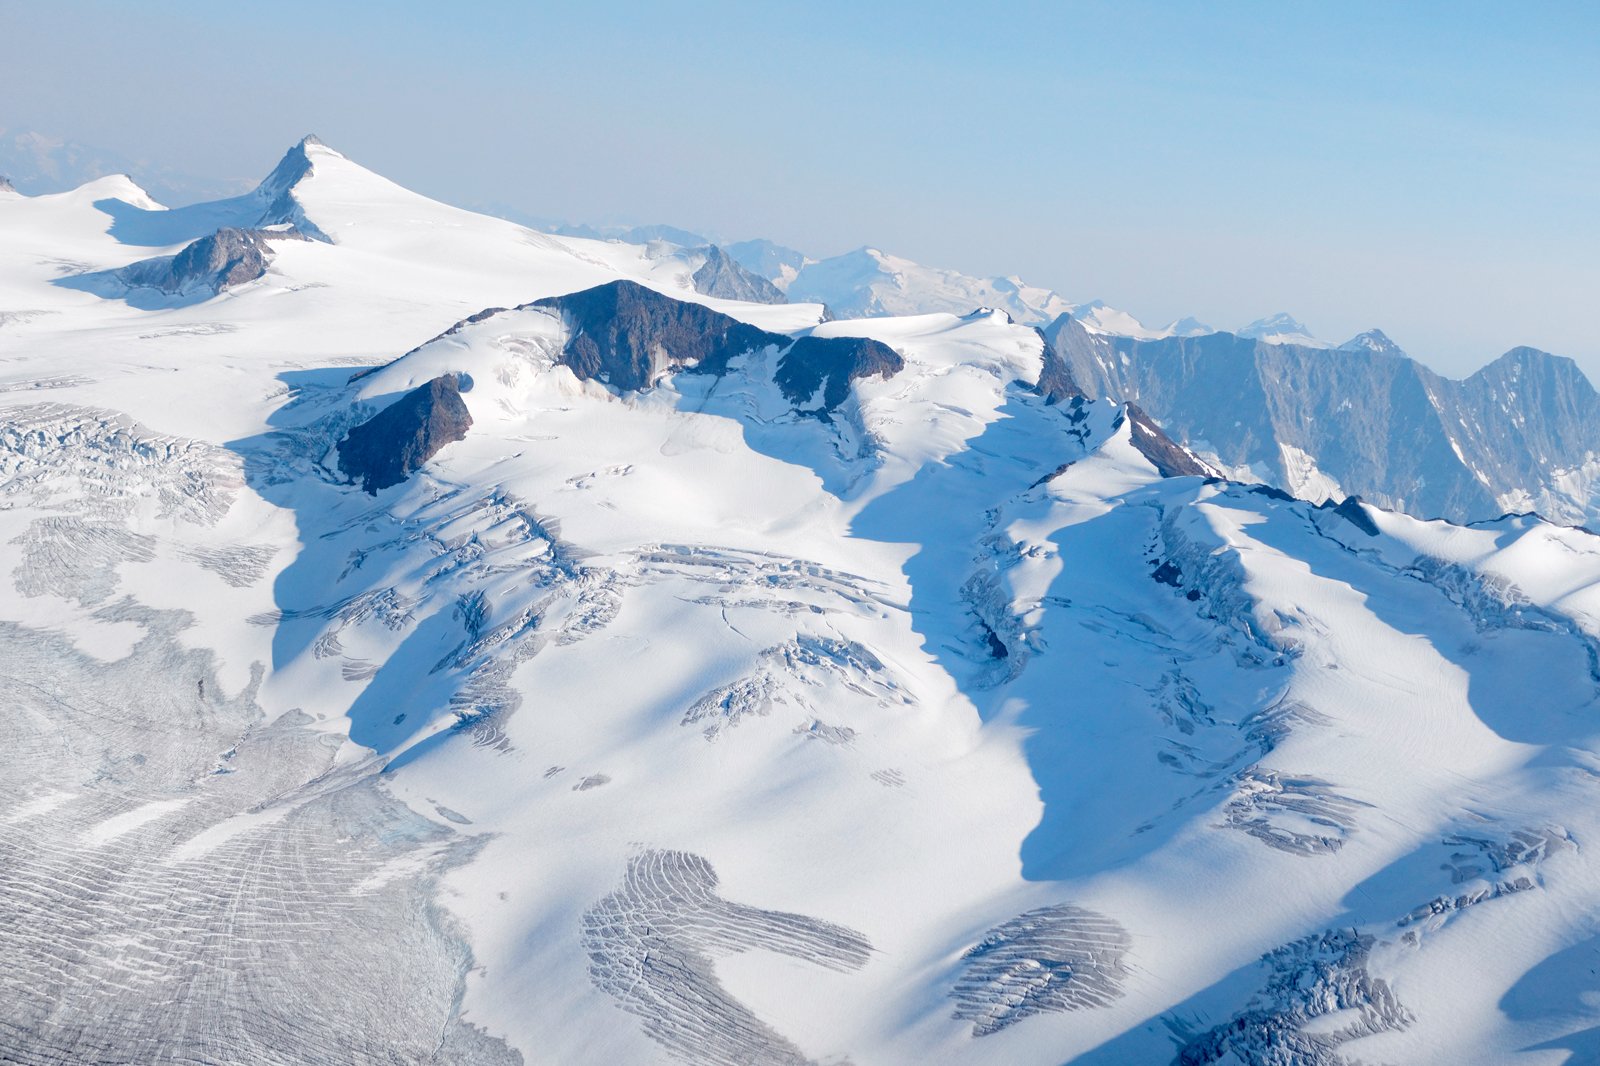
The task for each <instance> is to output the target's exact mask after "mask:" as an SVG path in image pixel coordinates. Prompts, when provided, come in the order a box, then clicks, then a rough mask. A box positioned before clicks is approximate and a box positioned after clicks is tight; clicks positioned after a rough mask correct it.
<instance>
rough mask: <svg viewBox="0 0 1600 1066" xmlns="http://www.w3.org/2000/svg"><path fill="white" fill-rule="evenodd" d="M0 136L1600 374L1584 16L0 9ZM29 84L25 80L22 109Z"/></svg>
mask: <svg viewBox="0 0 1600 1066" xmlns="http://www.w3.org/2000/svg"><path fill="white" fill-rule="evenodd" d="M0 69H3V70H5V71H6V76H5V81H6V83H7V85H8V91H7V92H6V93H4V94H3V95H0V127H8V128H13V129H16V128H34V129H40V130H43V131H46V132H50V133H54V134H58V135H61V136H65V137H68V138H71V139H75V140H79V141H84V142H87V143H91V144H95V145H99V146H104V147H106V148H109V149H113V150H116V151H119V152H122V153H123V154H126V155H129V156H133V157H136V158H141V157H147V158H154V159H160V160H162V161H163V162H165V163H167V164H168V165H171V166H173V167H176V168H179V169H182V170H187V171H190V172H194V173H199V174H208V175H218V176H226V177H236V176H238V177H257V176H260V175H261V174H264V173H265V172H266V170H267V169H268V168H270V166H271V165H272V163H273V162H274V161H275V160H276V158H277V157H278V155H280V154H281V153H282V151H283V150H284V149H285V148H286V147H287V146H288V145H289V144H290V143H292V142H293V141H294V140H296V139H297V138H298V137H299V136H300V135H301V134H303V133H305V132H308V131H315V132H317V133H318V134H319V135H321V136H322V138H323V139H324V140H326V141H327V142H328V143H330V144H332V145H334V146H335V147H337V148H339V149H340V150H342V151H344V152H345V153H346V154H348V155H350V156H352V157H353V158H355V159H357V160H358V161H360V162H362V163H365V164H366V165H368V166H370V167H372V168H373V169H375V170H378V171H380V172H382V173H384V174H386V175H388V176H389V177H391V178H394V179H395V180H397V181H399V182H401V183H402V184H405V185H408V186H410V187H412V188H415V189H418V190H419V191H422V192H425V193H428V194H429V195H433V196H437V197H439V198H441V199H445V200H449V201H452V202H457V203H463V204H470V205H484V204H491V203H500V204H505V205H509V206H512V207H515V208H517V209H520V210H522V211H526V212H529V213H532V214H536V215H541V216H547V217H553V218H565V219H570V220H574V221H639V222H645V221H661V222H669V223H673V224H676V225H681V226H685V227H688V228H691V229H701V230H705V231H711V232H713V233H715V234H717V235H720V236H723V237H725V238H727V239H739V238H743V237H749V236H767V237H771V238H772V239H774V240H777V241H780V242H782V243H787V244H792V245H794V246H796V247H799V248H802V249H803V250H805V251H807V252H810V253H811V254H814V255H828V254H833V253H837V252H840V251H844V250H847V249H849V248H852V247H856V246H859V245H862V244H873V245H876V246H879V247H882V248H885V249H887V250H890V251H893V252H895V253H898V254H901V255H905V256H909V257H910V258H913V259H917V260H919V261H922V262H925V263H929V264H931V265H938V266H948V267H954V268H957V269H961V270H964V271H967V272H970V273H979V274H1001V273H1007V274H1009V273H1019V274H1021V275H1022V276H1023V277H1024V278H1026V279H1028V280H1029V281H1032V282H1034V283H1036V284H1044V285H1050V286H1052V287H1055V288H1057V289H1059V290H1060V291H1061V292H1062V293H1063V294H1064V295H1065V296H1067V297H1068V298H1069V299H1073V300H1087V299H1091V298H1095V297H1100V298H1103V299H1105V300H1106V301H1107V302H1108V303H1111V304H1113V305H1114V306H1118V307H1123V308H1125V309H1127V310H1129V311H1132V312H1133V313H1134V314H1136V315H1138V316H1140V317H1141V318H1144V319H1145V320H1147V321H1152V322H1160V321H1165V320H1168V319H1172V318H1177V317H1179V316H1181V315H1184V314H1194V315H1196V316H1198V317H1200V318H1201V319H1203V320H1205V321H1208V322H1211V323H1212V324H1214V325H1217V326H1220V327H1232V326H1237V325H1239V324H1241V323H1243V322H1245V321H1248V320H1249V319H1252V318H1256V317H1258V316H1260V315H1264V314H1267V313H1269V312H1274V311H1279V310H1287V311H1289V312H1291V313H1293V314H1295V315H1297V316H1299V317H1300V318H1302V319H1304V320H1305V321H1306V322H1307V324H1308V325H1309V326H1310V327H1311V329H1312V330H1313V332H1315V333H1317V334H1318V335H1319V336H1322V337H1324V338H1326V339H1329V340H1333V341H1340V340H1343V339H1345V338H1346V337H1347V336H1349V335H1351V334H1353V333H1356V332H1358V331H1360V330H1362V329H1365V328H1368V327H1371V326H1379V327H1382V328H1383V329H1385V330H1386V331H1388V332H1389V333H1390V334H1391V335H1392V336H1393V337H1394V338H1395V339H1396V340H1397V341H1399V342H1400V343H1401V344H1402V345H1403V346H1404V347H1406V348H1407V349H1408V350H1409V351H1411V352H1412V353H1413V354H1415V355H1417V356H1418V357H1419V358H1422V359H1423V360H1425V361H1426V362H1428V363H1430V364H1431V365H1433V366H1435V367H1436V368H1438V369H1440V370H1443V371H1446V372H1450V373H1464V372H1467V371H1470V370H1471V369H1473V368H1475V367H1476V366H1478V365H1480V364H1482V363H1483V362H1485V361H1487V360H1488V359H1490V358H1492V357H1494V356H1495V355H1497V354H1499V353H1500V352H1502V351H1504V350H1505V349H1507V348H1509V347H1511V346H1513V345H1516V344H1532V345H1535V346H1537V347H1542V348H1546V349H1549V350H1552V351H1556V352H1561V353H1563V354H1568V355H1572V356H1574V357H1575V358H1578V359H1579V361H1580V362H1581V363H1582V364H1583V365H1584V366H1585V368H1586V369H1588V370H1589V371H1590V373H1591V375H1592V376H1597V377H1600V315H1597V314H1596V308H1597V307H1600V191H1597V190H1600V183H1597V180H1596V178H1597V175H1600V5H1592V4H1559V3H1546V4H1530V5H1519V6H1513V5H1505V4H1496V5H1490V4H1474V3H1452V4H1427V3H1409V4H1360V3H1327V4H1309V3H1294V2H1279V3H1261V4H1255V3H1211V4H1198V3H1196V4H1184V3H1116V4H1111V3H1055V4H1012V5H1007V6H1005V7H1003V8H1002V7H1000V6H998V5H996V6H994V7H993V8H992V9H990V10H987V11H980V10H979V9H978V7H977V6H976V5H954V4H952V5H948V6H945V7H942V8H941V7H938V6H935V5H925V4H911V3H861V2H857V3H832V2H823V3H807V4H803V5H779V4H762V5H756V4H748V3H739V4H736V3H726V4H722V3H704V4H696V3H678V4H638V5H633V4H613V5H606V4H597V3H591V4H583V5H578V4H572V5H544V6H541V5H530V4H523V3H488V2H484V3H470V2H469V3H456V4H451V5H443V4H437V3H411V2H392V3H385V4H370V5H361V4H354V3H346V4H330V3H326V2H323V3H303V2H298V0H287V2H283V0H279V2H274V3H271V4H232V3H216V2H212V3H205V4H200V3H162V2H159V0H153V2H146V3H141V4H138V5H126V4H110V3H105V4H101V3H87V2H71V0H66V2H58V3H51V4H36V3H19V2H13V0H0ZM19 87H26V91H21V90H20V88H19Z"/></svg>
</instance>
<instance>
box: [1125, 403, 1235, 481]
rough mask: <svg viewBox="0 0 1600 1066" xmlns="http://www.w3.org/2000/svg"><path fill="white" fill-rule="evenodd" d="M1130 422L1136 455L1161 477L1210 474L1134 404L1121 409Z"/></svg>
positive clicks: (1130, 433)
mask: <svg viewBox="0 0 1600 1066" xmlns="http://www.w3.org/2000/svg"><path fill="white" fill-rule="evenodd" d="M1124 407H1125V410H1126V411H1127V418H1128V422H1129V424H1130V425H1129V430H1128V432H1129V437H1130V439H1131V440H1132V441H1133V446H1134V447H1135V448H1137V449H1138V450H1139V454H1140V455H1142V456H1144V457H1145V458H1146V459H1148V460H1150V465H1152V466H1154V467H1155V468H1156V472H1157V473H1159V474H1160V475H1161V476H1162V477H1210V476H1211V475H1212V473H1213V471H1211V470H1209V469H1207V468H1206V466H1205V464H1203V463H1201V462H1200V460H1198V459H1196V458H1195V457H1194V456H1193V455H1192V454H1191V453H1190V452H1189V451H1187V450H1186V449H1184V448H1182V447H1179V446H1178V444H1177V443H1175V442H1174V441H1173V439H1172V438H1171V437H1169V436H1167V435H1166V433H1164V432H1163V431H1162V429H1161V427H1160V426H1158V425H1156V424H1155V422H1153V421H1152V420H1151V418H1150V416H1149V415H1147V414H1145V413H1144V410H1143V409H1142V408H1141V407H1140V406H1139V405H1138V404H1136V403H1129V404H1125V405H1124Z"/></svg>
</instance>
